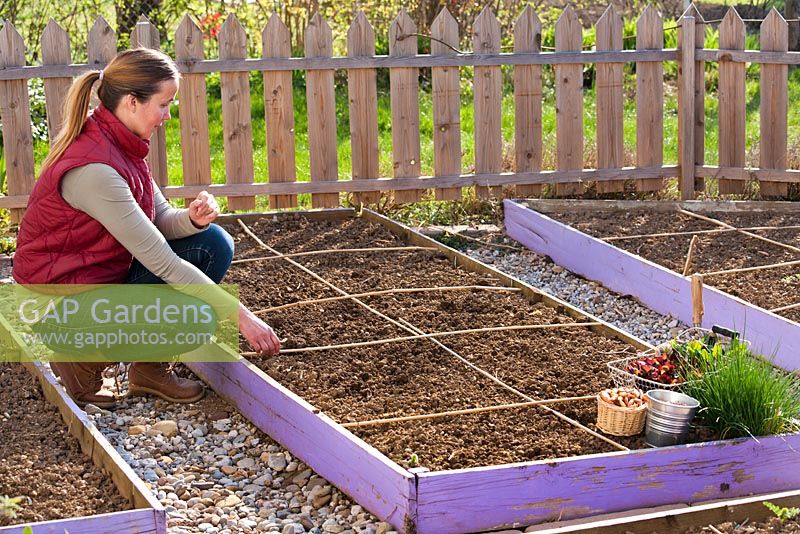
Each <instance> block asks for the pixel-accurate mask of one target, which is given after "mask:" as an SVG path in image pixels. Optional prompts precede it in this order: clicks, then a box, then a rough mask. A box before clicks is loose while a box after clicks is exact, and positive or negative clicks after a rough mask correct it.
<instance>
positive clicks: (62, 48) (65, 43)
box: [42, 19, 72, 145]
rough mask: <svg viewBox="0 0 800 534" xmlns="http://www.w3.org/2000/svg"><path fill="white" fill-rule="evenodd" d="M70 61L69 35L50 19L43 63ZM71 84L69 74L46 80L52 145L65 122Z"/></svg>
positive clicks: (48, 125) (45, 34)
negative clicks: (65, 106)
mask: <svg viewBox="0 0 800 534" xmlns="http://www.w3.org/2000/svg"><path fill="white" fill-rule="evenodd" d="M70 63H71V61H70V55H69V36H68V35H67V32H65V31H64V28H62V27H61V26H59V25H58V23H56V21H54V20H53V19H50V22H48V23H47V27H46V28H45V29H44V32H43V33H42V64H43V65H69V64H70ZM70 85H72V78H71V77H69V76H68V77H65V78H45V80H44V96H45V108H46V110H47V134H48V137H49V138H50V144H51V145H52V144H53V141H54V140H55V138H56V135H58V131H59V130H60V129H61V125H62V124H63V116H62V112H63V108H64V101H65V100H66V98H67V91H69V86H70Z"/></svg>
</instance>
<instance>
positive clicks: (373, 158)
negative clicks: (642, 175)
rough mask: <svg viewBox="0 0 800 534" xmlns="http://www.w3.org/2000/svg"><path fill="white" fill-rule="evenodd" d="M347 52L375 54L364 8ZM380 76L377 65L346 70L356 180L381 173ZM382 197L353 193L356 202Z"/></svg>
mask: <svg viewBox="0 0 800 534" xmlns="http://www.w3.org/2000/svg"><path fill="white" fill-rule="evenodd" d="M347 55H349V56H374V55H375V30H373V29H372V25H371V24H370V23H369V21H368V20H367V16H366V15H365V14H364V12H363V11H359V12H358V13H356V16H355V19H354V20H353V23H352V24H351V25H350V28H349V29H348V30H347ZM377 79H378V78H377V72H376V70H375V69H348V71H347V91H348V95H349V96H350V106H349V110H350V147H351V148H350V160H351V165H352V169H353V180H366V179H375V178H378V177H379V176H380V160H379V157H380V156H379V154H380V152H379V148H378V87H377ZM434 83H436V82H435V81H434ZM380 198H381V193H380V191H378V192H371V193H354V194H353V200H354V203H355V204H375V203H376V202H378V201H379V200H380Z"/></svg>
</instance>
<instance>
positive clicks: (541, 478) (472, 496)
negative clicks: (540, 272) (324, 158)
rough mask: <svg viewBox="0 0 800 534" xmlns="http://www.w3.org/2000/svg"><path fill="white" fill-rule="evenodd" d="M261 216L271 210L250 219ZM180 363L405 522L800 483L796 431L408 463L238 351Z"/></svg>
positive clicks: (505, 521) (660, 500) (478, 521)
mask: <svg viewBox="0 0 800 534" xmlns="http://www.w3.org/2000/svg"><path fill="white" fill-rule="evenodd" d="M335 213H336V216H339V217H350V216H352V212H344V211H343V210H337V211H336V212H335ZM365 213H366V212H365ZM266 216H269V217H272V216H273V214H257V215H255V214H254V215H249V216H248V217H247V219H250V220H252V219H253V218H258V217H266ZM279 216H280V215H279ZM368 218H369V219H370V220H373V221H375V222H378V223H380V224H383V225H384V226H387V227H388V228H390V229H392V230H393V231H394V232H395V234H397V235H399V236H401V237H402V238H403V239H404V240H405V241H407V242H409V244H417V245H423V244H424V245H426V246H437V247H440V248H441V247H443V245H441V244H439V243H437V242H436V241H434V240H431V239H430V238H427V237H425V236H423V235H421V234H419V233H416V232H413V231H412V230H411V229H409V228H408V227H405V226H403V225H400V224H398V223H394V222H392V221H388V220H386V219H385V218H382V217H381V216H379V215H377V214H372V213H371V212H370V213H369V214H368ZM441 250H443V252H444V253H446V254H447V255H448V256H451V257H453V258H454V259H455V260H456V262H457V263H458V264H459V265H462V266H465V267H466V268H470V266H471V265H475V264H476V262H475V261H474V260H472V259H471V258H469V257H467V256H464V255H461V254H459V253H457V252H455V251H453V250H452V249H446V248H441ZM486 270H487V272H493V273H496V276H498V278H500V279H501V280H503V282H504V283H509V284H512V285H515V286H517V287H524V288H526V290H527V291H533V292H535V291H536V290H534V289H533V288H531V287H530V286H528V285H526V284H524V283H522V282H520V281H519V280H515V279H512V278H510V277H508V276H507V275H505V274H503V273H499V272H497V271H495V270H494V269H492V268H491V267H488V266H487V267H486ZM545 298H547V299H548V302H551V303H552V302H555V301H553V299H550V298H549V297H545ZM551 305H552V304H551ZM198 350H203V349H198ZM205 350H225V349H223V348H222V347H219V346H214V347H212V348H207V349H205ZM188 365H189V366H190V367H191V369H192V370H193V371H194V372H195V373H197V374H198V375H199V376H200V377H201V378H203V380H205V381H206V382H207V383H208V384H209V385H210V386H211V387H213V388H214V389H215V390H216V391H217V392H218V393H220V395H222V396H223V397H225V398H226V399H228V400H229V401H231V402H232V403H233V404H234V405H235V406H236V407H237V409H239V410H240V411H241V412H242V414H243V415H245V416H246V417H247V418H248V419H250V420H251V421H252V422H253V423H255V424H256V426H258V427H259V428H261V429H262V430H264V431H265V432H267V433H268V434H269V435H270V436H271V437H273V438H274V439H275V440H276V441H278V442H280V443H281V444H283V445H284V446H286V447H287V448H289V450H291V451H292V453H293V454H294V455H296V456H297V457H298V458H300V459H302V460H303V461H304V462H305V463H306V464H308V465H309V466H310V467H311V468H312V469H314V470H315V471H317V472H318V473H319V474H320V475H321V476H323V477H325V478H327V479H328V480H329V481H330V482H332V483H333V484H335V485H336V486H337V487H338V488H339V489H341V490H342V491H343V492H344V493H346V494H348V495H349V496H350V497H352V498H353V499H355V500H356V501H357V502H359V503H360V504H362V505H363V506H364V507H365V508H366V509H368V510H369V511H371V512H372V513H374V514H375V515H377V516H378V517H380V518H381V519H383V520H386V521H388V522H390V523H392V524H393V525H394V526H395V527H397V528H398V529H399V530H400V531H402V532H405V533H411V532H416V533H418V534H426V533H433V534H455V533H459V532H474V531H482V530H490V529H500V528H508V527H515V526H520V525H529V524H532V523H541V522H547V521H559V520H567V519H575V518H581V517H589V516H593V515H598V514H603V513H610V512H617V511H623V510H632V509H640V508H643V507H648V506H660V505H672V504H695V503H698V502H706V501H710V500H715V499H733V498H736V497H741V496H744V495H750V494H754V493H757V494H761V493H768V492H775V491H782V490H787V489H792V488H796V487H800V470H796V469H792V470H789V469H786V465H788V464H790V463H796V462H797V461H798V458H800V456H798V454H800V452H798V451H800V435H787V436H771V437H768V438H762V439H759V440H758V441H756V440H752V439H741V440H735V441H719V442H709V443H701V444H692V445H682V446H677V447H669V448H662V449H647V450H639V451H630V452H616V453H608V454H597V455H590V456H582V457H574V458H564V459H553V460H545V461H538V462H527V463H521V464H510V465H499V466H487V467H479V468H472V469H462V470H452V471H438V472H432V473H410V472H409V471H407V470H405V469H403V468H401V467H400V466H398V465H397V464H395V463H394V462H393V461H391V460H390V459H388V458H387V457H386V456H384V455H383V454H382V453H381V452H379V451H378V450H376V449H375V448H374V447H372V446H370V445H368V444H367V443H365V442H364V441H362V440H361V439H360V438H358V437H356V436H354V435H352V434H351V433H350V432H349V431H347V430H346V429H344V428H343V427H341V426H339V425H338V424H336V423H335V422H334V421H333V420H331V419H330V418H328V417H327V416H326V415H325V414H322V413H320V412H319V411H318V410H316V409H315V408H314V407H313V406H311V405H310V404H309V403H308V402H306V401H305V400H303V399H302V398H300V397H298V396H297V395H295V394H293V393H292V392H290V391H289V390H288V389H286V388H285V387H284V386H282V385H281V384H279V383H278V382H276V381H275V380H273V379H272V378H271V377H269V376H268V375H266V374H265V373H264V372H263V371H261V370H260V369H258V368H257V367H256V366H254V365H253V364H251V363H250V362H248V361H246V360H240V361H238V362H235V363H206V362H202V363H201V362H195V363H190V364H188ZM554 526H558V525H557V524H555V525H554Z"/></svg>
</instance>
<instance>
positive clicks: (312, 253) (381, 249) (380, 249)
mask: <svg viewBox="0 0 800 534" xmlns="http://www.w3.org/2000/svg"><path fill="white" fill-rule="evenodd" d="M400 250H404V251H405V250H436V249H435V248H433V247H372V248H340V249H327V250H310V251H308V252H293V253H291V254H281V255H280V256H262V257H259V258H244V259H241V260H233V261H232V262H231V265H235V264H238V263H250V262H253V261H262V260H276V259H282V258H299V257H302V256H316V255H318V254H336V253H339V252H343V253H344V252H396V251H400Z"/></svg>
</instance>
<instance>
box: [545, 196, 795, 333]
mask: <svg viewBox="0 0 800 534" xmlns="http://www.w3.org/2000/svg"><path fill="white" fill-rule="evenodd" d="M704 215H706V216H708V217H712V218H715V219H718V220H721V221H723V222H726V223H728V224H730V225H733V226H736V227H737V228H750V227H757V226H794V225H800V214H799V215H796V216H795V215H786V214H780V215H778V214H770V213H726V212H719V213H705V214H704ZM548 216H551V217H553V218H556V219H557V220H560V221H562V222H565V223H567V224H569V225H571V226H573V227H575V228H577V229H579V230H581V231H583V232H586V233H588V234H590V235H592V236H594V237H599V238H604V237H612V236H624V235H642V234H653V233H667V232H683V231H694V230H710V229H715V228H718V226H716V225H714V224H713V223H710V222H705V221H701V220H699V219H696V218H694V217H690V216H688V215H683V214H680V213H657V212H652V211H649V210H629V211H619V212H610V211H603V212H600V211H597V212H590V213H586V212H582V213H577V212H565V213H553V214H548ZM752 233H754V234H758V235H762V236H764V237H767V238H769V239H772V240H774V241H778V242H782V243H786V244H789V245H793V246H795V247H800V230H769V231H767V230H757V231H753V232H752ZM691 240H692V236H691V235H688V236H669V237H652V238H641V239H632V240H622V241H613V242H612V244H613V245H614V246H617V247H620V248H622V249H624V250H627V251H628V252H632V253H634V254H637V255H639V256H641V257H643V258H646V259H648V260H650V261H652V262H655V263H657V264H659V265H663V266H664V267H666V268H668V269H671V270H673V271H676V272H682V271H683V267H684V263H685V261H686V255H687V253H688V250H689V244H690V242H691ZM796 260H800V253H796V252H793V251H791V250H789V249H786V248H782V247H780V246H777V245H772V244H770V243H766V242H764V241H761V240H759V239H756V238H754V237H748V236H746V235H743V234H740V233H738V232H727V233H723V234H711V235H703V234H700V235H698V240H697V242H696V245H695V249H694V258H693V261H692V272H700V273H707V272H715V271H723V270H729V269H740V268H745V267H755V266H760V265H769V264H774V263H782V262H787V261H796ZM705 283H707V284H709V285H712V286H714V287H716V288H718V289H721V290H722V291H725V292H727V293H730V294H731V295H734V296H736V297H739V298H741V299H743V300H746V301H747V302H752V303H753V304H755V305H757V306H760V307H762V308H765V309H774V308H779V307H782V306H787V305H790V304H797V303H800V265H794V266H790V267H780V268H775V269H767V270H761V271H751V272H746V273H733V274H724V275H716V276H710V277H706V278H705ZM777 313H778V314H779V315H781V316H783V317H786V318H787V319H790V320H793V321H796V322H800V308H795V309H793V310H786V311H782V312H777Z"/></svg>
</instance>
